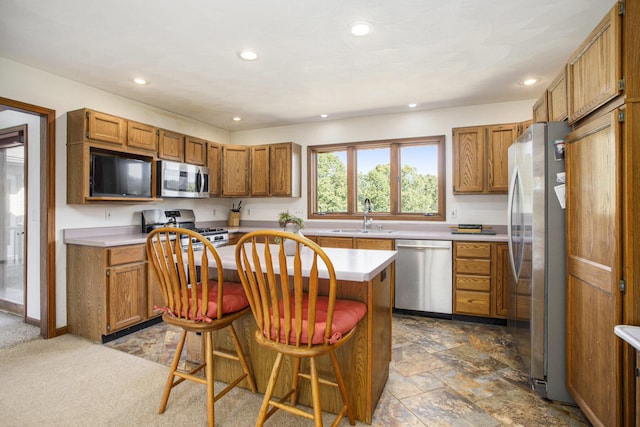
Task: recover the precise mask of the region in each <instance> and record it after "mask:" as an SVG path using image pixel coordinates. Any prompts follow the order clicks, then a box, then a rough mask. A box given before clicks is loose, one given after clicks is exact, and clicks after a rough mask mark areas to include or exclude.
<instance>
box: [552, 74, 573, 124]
mask: <svg viewBox="0 0 640 427" xmlns="http://www.w3.org/2000/svg"><path fill="white" fill-rule="evenodd" d="M566 76H567V69H566V67H563V68H562V71H561V72H560V74H558V76H557V77H556V78H555V79H553V81H552V82H551V85H549V88H548V89H547V96H548V108H549V121H551V122H561V121H563V120H565V119H566V118H567V116H568V110H567V78H566Z"/></svg>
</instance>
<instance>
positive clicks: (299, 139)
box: [0, 58, 534, 327]
mask: <svg viewBox="0 0 640 427" xmlns="http://www.w3.org/2000/svg"><path fill="white" fill-rule="evenodd" d="M149 89H151V90H152V88H149ZM0 94H2V96H3V97H5V98H9V99H14V100H17V101H21V102H26V103H30V104H34V105H37V106H41V107H45V108H50V109H53V110H55V111H56V168H57V169H56V182H55V185H56V236H57V242H56V258H57V262H56V311H57V319H56V326H57V327H62V326H65V325H66V251H65V247H64V244H63V243H62V230H64V229H67V228H93V227H109V226H122V225H137V224H139V223H140V214H139V212H140V211H141V210H143V209H152V208H154V207H155V206H156V205H154V204H140V205H124V206H108V209H109V210H110V211H111V213H112V219H111V220H110V221H107V220H105V209H106V207H105V206H80V205H67V203H66V180H67V173H66V134H67V132H66V127H67V126H66V125H67V123H66V112H67V111H72V110H76V109H78V108H83V107H87V108H91V109H94V110H98V111H102V112H105V113H110V114H114V115H117V116H121V117H125V118H128V119H131V120H136V121H139V122H142V123H148V124H151V125H154V126H158V127H162V128H165V129H169V130H173V131H177V132H181V133H185V134H188V135H193V136H196V137H201V138H204V139H208V140H212V141H216V142H220V143H223V144H224V143H233V144H247V145H254V144H264V143H275V142H284V141H293V142H296V143H298V144H301V145H302V146H303V147H306V146H307V145H316V144H322V143H327V144H328V143H337V142H348V141H363V140H374V139H387V138H405V137H412V136H424V135H442V134H443V135H446V142H447V166H446V167H447V206H448V208H449V209H450V208H451V207H454V206H455V207H457V208H458V218H457V219H456V220H449V221H448V222H451V223H457V222H482V223H491V224H503V223H505V220H506V218H505V215H506V213H505V212H506V196H453V195H452V194H451V188H452V175H451V128H453V127H460V126H471V125H479V124H491V123H507V122H517V121H524V120H527V119H528V118H530V116H531V106H532V105H533V103H534V100H529V101H520V102H510V103H501V104H491V105H479V106H470V107H464V108H455V109H443V110H434V111H425V112H411V113H406V114H395V115H383V116H376V117H363V118H356V119H349V120H338V121H326V122H321V123H312V124H304V125H294V126H283V127H274V128H266V129H259V130H252V131H243V132H234V133H232V134H230V133H229V132H228V131H226V130H223V129H219V128H215V127H212V126H209V125H206V124H203V123H200V122H197V121H194V120H191V119H189V118H186V117H181V116H177V115H174V114H171V113H168V112H166V111H163V110H160V109H157V108H154V107H150V106H147V105H144V104H140V103H137V102H134V101H131V100H130V99H127V98H123V97H120V96H116V95H113V94H111V93H108V92H104V91H101V90H98V89H96V88H93V87H90V86H87V85H84V84H80V83H77V82H74V81H72V80H69V79H66V78H62V77H59V76H56V75H53V74H50V73H47V72H43V71H41V70H37V69H35V68H32V67H28V66H25V65H22V64H18V63H16V62H13V61H9V60H7V59H5V58H0ZM302 165H303V167H302V173H303V175H302V176H303V189H302V194H303V195H306V173H307V168H306V150H303V161H302ZM233 202H236V203H237V200H229V199H209V200H180V201H178V200H176V201H165V202H162V203H161V204H160V203H159V204H158V205H161V206H162V207H174V208H191V209H194V210H195V212H196V216H197V218H198V219H199V220H201V221H209V220H222V219H225V218H226V214H227V211H228V209H229V207H230V206H231V203H233ZM243 206H244V208H243V212H242V215H243V217H242V218H243V219H251V220H272V221H275V220H276V217H277V214H278V213H279V212H280V211H282V210H284V209H289V210H290V211H301V212H304V213H305V214H306V210H307V205H306V198H305V197H303V198H300V199H293V200H292V199H287V198H282V199H251V200H248V199H244V200H243ZM214 209H215V210H216V215H215V216H214V214H213V210H214ZM249 211H251V215H249V216H248V212H249Z"/></svg>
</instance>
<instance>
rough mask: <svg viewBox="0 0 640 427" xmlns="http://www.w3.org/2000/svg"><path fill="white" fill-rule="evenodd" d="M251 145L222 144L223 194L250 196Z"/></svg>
mask: <svg viewBox="0 0 640 427" xmlns="http://www.w3.org/2000/svg"><path fill="white" fill-rule="evenodd" d="M249 159H250V151H249V147H247V146H244V145H223V146H222V173H221V181H222V195H223V196H227V197H237V196H248V195H249V186H250V177H249Z"/></svg>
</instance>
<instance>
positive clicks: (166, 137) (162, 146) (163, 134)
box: [158, 129, 184, 162]
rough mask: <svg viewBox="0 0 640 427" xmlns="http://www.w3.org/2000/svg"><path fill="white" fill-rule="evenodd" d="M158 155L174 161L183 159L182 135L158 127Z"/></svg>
mask: <svg viewBox="0 0 640 427" xmlns="http://www.w3.org/2000/svg"><path fill="white" fill-rule="evenodd" d="M158 157H159V158H161V159H163V160H171V161H174V162H183V161H184V135H182V134H179V133H176V132H171V131H168V130H165V129H160V131H159V135H158Z"/></svg>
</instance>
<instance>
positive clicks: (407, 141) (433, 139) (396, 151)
mask: <svg viewBox="0 0 640 427" xmlns="http://www.w3.org/2000/svg"><path fill="white" fill-rule="evenodd" d="M445 140H446V138H445V135H436V136H422V137H414V138H398V139H383V140H374V141H358V142H346V143H337V144H324V145H312V146H308V147H307V212H308V217H309V219H326V220H329V219H332V220H333V219H335V220H338V219H356V218H358V219H359V218H361V217H362V214H363V213H362V211H361V210H360V207H359V206H358V203H357V191H356V190H357V185H358V172H357V164H356V163H357V161H356V152H357V150H361V149H371V148H389V150H390V153H389V157H390V158H389V161H390V181H391V182H390V183H389V184H390V210H391V212H390V213H380V212H372V213H371V214H370V217H371V218H375V219H381V220H405V221H446V212H447V211H446V198H447V197H446V188H447V173H446V151H445V150H446V146H445ZM411 145H436V146H437V147H438V160H437V161H438V176H437V178H438V211H437V212H432V213H429V215H425V214H424V213H403V212H400V208H401V206H400V204H401V203H400V196H401V182H400V170H401V165H400V149H401V148H402V147H404V146H411ZM334 151H346V152H347V212H339V213H331V212H318V209H317V201H318V197H317V194H318V193H317V185H318V182H317V159H318V154H319V153H327V152H334ZM394 181H395V184H394Z"/></svg>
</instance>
